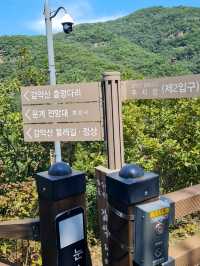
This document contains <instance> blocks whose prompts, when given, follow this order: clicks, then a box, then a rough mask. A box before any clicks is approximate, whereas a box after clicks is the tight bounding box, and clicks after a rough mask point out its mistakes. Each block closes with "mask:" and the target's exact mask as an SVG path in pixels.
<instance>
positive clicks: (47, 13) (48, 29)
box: [44, 0, 62, 162]
mask: <svg viewBox="0 0 200 266" xmlns="http://www.w3.org/2000/svg"><path fill="white" fill-rule="evenodd" d="M48 2H49V1H48V0H45V6H44V15H45V24H46V36H47V49H48V62H49V77H50V85H56V67H55V56H54V46H53V33H52V22H51V10H50V8H49V3H48ZM54 144H55V157H56V162H61V161H62V156H61V144H60V142H59V141H56V142H55V143H54Z"/></svg>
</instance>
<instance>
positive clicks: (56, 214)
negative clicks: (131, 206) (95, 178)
mask: <svg viewBox="0 0 200 266" xmlns="http://www.w3.org/2000/svg"><path fill="white" fill-rule="evenodd" d="M36 182H37V190H38V195H39V212H40V236H41V244H42V261H43V265H44V266H66V265H67V266H72V265H73V266H74V265H83V266H86V265H87V266H88V265H90V262H89V261H86V259H87V258H89V254H88V248H87V241H86V225H85V220H86V219H85V187H86V184H85V174H84V173H82V172H75V171H73V170H72V169H71V168H70V166H69V165H68V164H66V163H63V162H60V163H55V164H54V165H52V166H51V167H50V169H49V171H48V172H42V173H38V174H36ZM66 261H67V264H66Z"/></svg>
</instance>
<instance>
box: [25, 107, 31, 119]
mask: <svg viewBox="0 0 200 266" xmlns="http://www.w3.org/2000/svg"><path fill="white" fill-rule="evenodd" d="M29 113H30V110H27V111H26V113H25V116H26V118H27V119H28V120H29V121H30V120H31V118H30V116H29V115H28V114H29Z"/></svg>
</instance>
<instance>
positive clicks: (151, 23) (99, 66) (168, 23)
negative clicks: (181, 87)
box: [0, 7, 200, 82]
mask: <svg viewBox="0 0 200 266" xmlns="http://www.w3.org/2000/svg"><path fill="white" fill-rule="evenodd" d="M199 29H200V9H198V8H185V7H177V8H163V7H155V8H149V9H143V10H140V11H137V12H135V13H133V14H131V15H129V16H126V17H123V18H120V19H117V20H115V21H109V22H105V23H95V24H82V25H78V26H76V27H75V30H74V32H73V33H72V34H71V35H69V36H66V35H64V34H63V33H59V34H56V35H55V51H56V63H57V74H58V81H59V82H66V81H68V82H73V81H84V80H97V79H99V78H100V77H101V73H102V72H103V71H106V70H119V71H121V72H122V74H123V77H124V78H142V77H157V76H170V75H177V74H188V73H198V72H199V65H200V61H199V53H200V41H199V37H198V36H199V31H200V30H199ZM23 49H25V50H26V51H28V52H29V54H30V56H31V61H30V62H29V64H32V65H33V66H34V67H35V68H36V69H39V71H41V72H43V74H44V76H45V79H44V81H46V80H47V72H48V69H47V55H46V40H45V37H44V36H36V37H27V36H13V37H7V36H2V37H0V79H6V78H8V77H15V76H17V74H18V69H19V60H25V59H26V58H24V57H26V55H25V54H24V52H25V51H23Z"/></svg>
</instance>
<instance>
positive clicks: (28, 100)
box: [23, 91, 30, 102]
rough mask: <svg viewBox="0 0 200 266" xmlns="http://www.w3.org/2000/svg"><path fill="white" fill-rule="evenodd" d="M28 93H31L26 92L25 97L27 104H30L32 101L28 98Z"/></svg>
mask: <svg viewBox="0 0 200 266" xmlns="http://www.w3.org/2000/svg"><path fill="white" fill-rule="evenodd" d="M28 93H29V91H26V92H25V93H24V95H23V96H24V98H25V99H26V100H27V102H30V99H29V98H28V96H27V94H28Z"/></svg>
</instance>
